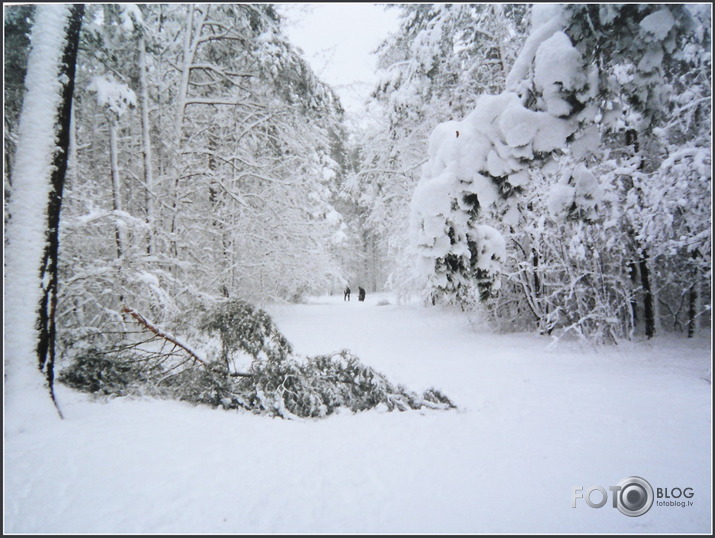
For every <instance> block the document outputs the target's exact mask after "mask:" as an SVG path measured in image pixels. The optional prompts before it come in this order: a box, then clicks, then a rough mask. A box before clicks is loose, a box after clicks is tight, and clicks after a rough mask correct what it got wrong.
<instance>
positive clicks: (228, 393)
mask: <svg viewBox="0 0 715 538" xmlns="http://www.w3.org/2000/svg"><path fill="white" fill-rule="evenodd" d="M141 319H142V321H144V325H143V327H144V328H146V329H147V330H149V332H150V333H152V340H153V345H152V346H151V347H149V348H146V347H143V346H144V344H145V343H146V342H149V341H144V343H139V344H138V343H137V342H124V343H122V344H120V345H117V346H115V347H113V348H112V347H110V348H108V349H105V350H102V351H101V352H100V351H96V350H94V351H92V352H91V353H85V354H81V355H78V356H77V357H76V358H75V360H74V362H72V363H71V364H70V366H69V367H67V368H65V369H64V370H63V371H62V372H61V375H60V377H59V380H60V381H61V382H62V383H64V384H66V385H68V386H70V387H73V388H75V389H77V390H81V391H83V392H90V393H94V394H101V395H112V396H127V395H142V396H152V397H157V398H167V399H174V400H181V401H187V402H191V403H194V404H201V405H210V406H212V407H222V408H224V409H245V410H248V411H252V412H255V413H259V414H268V415H271V416H280V417H283V418H291V417H311V418H315V417H324V416H327V415H330V414H332V413H333V412H335V410H337V409H338V408H346V409H349V410H351V411H353V412H357V411H364V410H367V409H372V408H375V407H378V406H381V407H383V408H384V409H387V410H389V411H392V410H395V409H398V410H400V411H404V410H407V409H410V408H411V409H421V408H423V407H424V408H429V409H452V408H454V407H455V405H454V404H453V403H452V402H451V401H450V400H449V398H447V397H446V396H445V395H443V394H442V393H440V392H439V391H438V390H436V389H434V388H432V389H429V390H428V391H426V392H425V393H424V394H423V395H422V396H420V395H418V394H417V393H415V392H411V391H408V390H407V389H406V388H405V387H403V386H401V385H394V384H392V383H391V382H390V381H389V380H388V379H387V378H386V377H385V376H384V375H383V374H381V373H379V372H377V371H376V370H374V369H373V368H371V367H369V366H366V365H364V364H362V363H361V362H360V360H359V359H358V358H357V357H356V356H354V355H352V354H351V353H350V352H348V351H341V352H339V353H335V354H332V355H319V356H315V357H307V358H303V357H299V356H297V355H294V354H293V353H292V350H291V346H290V344H289V343H288V341H287V339H286V338H285V336H284V335H283V334H282V333H281V332H280V331H279V330H278V329H277V328H276V326H275V324H274V323H273V320H272V319H271V317H270V316H269V315H268V314H267V313H265V312H264V311H262V310H260V309H257V308H255V307H254V306H253V305H251V304H250V303H247V302H245V301H239V300H232V301H226V302H223V303H222V304H221V305H219V306H218V307H216V308H215V309H214V310H212V311H210V312H209V313H208V314H206V315H205V317H204V329H205V330H207V331H218V332H220V334H221V338H222V340H223V342H224V349H225V350H226V352H227V353H233V352H234V351H241V352H243V353H247V354H249V355H250V356H251V357H252V358H253V360H252V363H251V366H250V368H249V371H248V372H241V373H238V372H235V371H233V369H232V368H231V367H230V366H231V365H230V364H229V363H228V362H226V361H224V360H216V361H213V362H209V361H206V360H204V359H202V358H200V357H198V355H197V354H196V352H194V351H193V350H192V349H191V348H190V347H189V346H188V345H186V344H184V343H182V342H180V341H179V340H178V339H177V338H176V337H174V336H173V335H171V334H169V333H166V332H164V331H162V330H161V329H159V328H158V327H156V326H154V325H152V324H151V323H149V322H147V321H146V320H144V319H143V318H141ZM157 338H164V344H167V343H168V344H170V345H171V346H173V347H172V348H170V350H168V351H164V345H161V346H157V345H156V339H157ZM159 348H161V349H159Z"/></svg>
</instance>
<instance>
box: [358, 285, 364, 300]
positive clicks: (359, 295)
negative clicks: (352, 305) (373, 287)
mask: <svg viewBox="0 0 715 538" xmlns="http://www.w3.org/2000/svg"><path fill="white" fill-rule="evenodd" d="M364 300H365V290H364V289H362V288H360V287H358V301H364Z"/></svg>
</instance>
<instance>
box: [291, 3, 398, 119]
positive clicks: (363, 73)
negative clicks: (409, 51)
mask: <svg viewBox="0 0 715 538" xmlns="http://www.w3.org/2000/svg"><path fill="white" fill-rule="evenodd" d="M279 9H280V11H281V13H282V14H283V15H284V17H286V19H287V20H286V21H285V22H286V25H285V27H284V28H285V31H286V33H287V34H288V37H289V38H290V40H291V41H292V42H293V43H294V44H295V45H297V46H298V47H300V48H301V49H303V52H304V53H305V57H306V59H307V60H308V62H309V63H310V65H311V67H312V68H313V71H315V73H316V74H317V75H318V76H319V77H320V79H321V80H322V81H323V82H326V83H327V84H329V85H331V86H332V87H333V88H335V90H336V91H337V92H338V95H339V96H340V99H341V101H342V103H343V106H344V107H345V109H346V110H347V111H348V112H349V113H351V114H359V113H360V112H361V111H362V108H363V107H362V103H363V102H364V100H365V99H367V97H368V96H369V94H370V91H371V90H372V88H373V86H374V84H375V83H376V82H377V76H376V72H375V71H376V63H377V62H376V58H375V56H374V55H372V54H370V53H371V52H372V51H374V50H375V49H376V48H377V46H378V45H379V44H380V43H381V42H382V41H383V39H385V37H387V35H388V34H390V33H392V32H394V31H396V30H397V28H398V19H397V13H398V12H397V10H396V9H386V8H385V7H384V6H383V5H379V4H367V3H344V2H343V3H320V4H301V3H296V4H282V5H281V6H280V8H279Z"/></svg>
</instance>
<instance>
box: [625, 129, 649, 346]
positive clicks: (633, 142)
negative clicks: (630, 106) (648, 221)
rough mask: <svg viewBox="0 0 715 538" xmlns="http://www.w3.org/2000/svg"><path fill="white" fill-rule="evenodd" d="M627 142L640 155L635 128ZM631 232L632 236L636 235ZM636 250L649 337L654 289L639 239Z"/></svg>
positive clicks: (627, 134) (641, 168) (646, 254)
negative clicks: (638, 253)
mask: <svg viewBox="0 0 715 538" xmlns="http://www.w3.org/2000/svg"><path fill="white" fill-rule="evenodd" d="M626 144H628V145H629V146H633V152H634V154H635V155H638V154H639V152H640V143H639V141H638V132H637V131H636V130H635V129H629V130H628V131H626ZM643 166H644V160H643V158H642V156H641V157H640V162H639V164H638V169H639V170H643ZM634 235H635V234H634V233H631V236H634ZM634 241H635V242H636V250H637V251H638V252H640V255H639V259H638V270H639V272H640V276H641V287H642V289H643V322H644V323H645V334H646V336H647V337H648V338H652V337H653V336H655V306H654V297H653V289H652V287H651V283H650V272H649V269H648V260H649V257H648V251H647V250H646V249H645V248H643V245H642V244H641V243H640V241H638V240H637V239H634Z"/></svg>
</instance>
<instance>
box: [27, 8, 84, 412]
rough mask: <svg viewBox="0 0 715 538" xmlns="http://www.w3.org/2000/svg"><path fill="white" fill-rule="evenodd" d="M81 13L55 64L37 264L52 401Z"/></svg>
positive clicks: (43, 364) (41, 344)
mask: <svg viewBox="0 0 715 538" xmlns="http://www.w3.org/2000/svg"><path fill="white" fill-rule="evenodd" d="M83 15H84V5H82V4H75V5H73V6H72V7H71V9H70V16H69V21H68V24H67V29H66V41H65V48H64V51H63V55H62V63H61V65H60V66H59V79H60V80H61V81H63V83H62V89H61V99H60V101H59V107H58V110H57V116H56V128H57V131H56V132H57V138H56V140H57V145H56V147H55V152H54V155H53V158H52V165H53V171H52V175H51V177H50V178H49V180H50V192H49V200H48V202H47V233H46V243H45V249H44V255H43V259H42V265H41V267H40V281H41V282H42V297H41V300H40V305H39V312H38V320H37V324H38V329H39V334H38V338H39V340H38V343H37V358H38V361H39V368H40V370H42V371H43V372H44V373H45V375H46V377H47V382H48V386H49V389H50V395H51V396H52V399H53V401H54V399H55V396H54V388H53V381H54V365H55V337H56V320H55V312H56V308H57V262H58V257H59V224H60V210H61V208H62V192H63V189H64V183H65V176H66V173H67V162H68V154H69V141H70V123H71V122H70V119H71V110H72V95H73V93H74V78H75V64H76V60H77V47H78V44H79V32H80V27H81V25H82V16H83Z"/></svg>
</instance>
